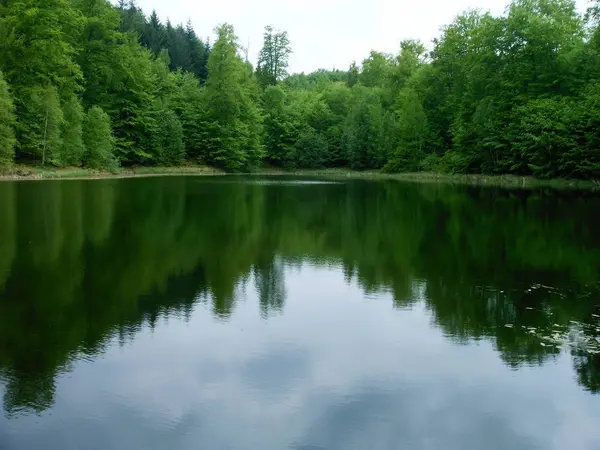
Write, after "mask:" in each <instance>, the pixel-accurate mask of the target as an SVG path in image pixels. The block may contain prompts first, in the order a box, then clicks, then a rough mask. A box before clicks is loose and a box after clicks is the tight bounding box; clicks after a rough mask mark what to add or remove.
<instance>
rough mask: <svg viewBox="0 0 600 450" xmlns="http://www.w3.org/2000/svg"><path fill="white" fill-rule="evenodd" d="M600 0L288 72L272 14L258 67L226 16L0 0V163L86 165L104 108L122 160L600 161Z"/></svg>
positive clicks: (455, 168) (550, 170)
mask: <svg viewBox="0 0 600 450" xmlns="http://www.w3.org/2000/svg"><path fill="white" fill-rule="evenodd" d="M599 10H600V6H598V2H594V5H593V6H592V7H591V8H590V9H589V11H588V13H587V14H585V15H583V14H580V13H578V11H577V9H576V8H575V3H574V1H573V0H513V1H512V2H511V3H510V4H509V5H508V7H507V9H506V11H505V13H504V14H502V15H499V16H494V15H492V14H490V13H486V12H481V11H466V12H464V13H463V14H460V15H459V16H457V17H456V19H455V20H454V21H453V22H452V23H450V24H448V25H447V26H445V27H443V29H442V31H441V34H440V36H439V37H438V38H436V39H435V40H434V41H433V42H432V43H431V46H430V48H429V49H428V44H426V43H421V42H419V41H416V40H404V41H402V42H400V43H399V46H398V51H397V53H395V54H391V53H382V52H378V51H376V50H373V51H371V52H370V53H369V54H368V55H365V56H366V57H365V59H364V60H363V61H362V62H361V63H360V64H358V63H355V62H353V63H352V64H350V65H349V67H348V69H347V70H339V69H333V70H325V69H321V70H317V71H315V72H313V73H308V74H307V73H295V74H289V73H288V66H289V58H290V55H291V54H292V44H291V42H290V38H289V36H288V34H287V32H286V31H283V30H278V29H276V28H274V27H272V26H267V27H266V28H265V33H264V43H263V47H262V49H261V50H260V52H259V54H258V58H257V65H256V68H254V67H252V65H251V64H250V63H249V62H248V55H247V54H245V55H242V52H243V49H242V48H241V46H240V45H239V42H238V39H237V37H236V34H235V30H234V29H233V27H232V26H231V25H228V24H222V25H220V26H218V27H217V28H216V29H215V31H216V37H215V38H214V39H213V44H211V43H210V42H211V41H210V40H209V39H208V38H206V39H204V38H203V39H201V38H200V37H199V35H198V33H197V32H196V30H195V29H194V27H193V25H192V22H191V21H188V22H187V23H186V24H172V23H171V22H170V21H168V20H167V21H166V22H163V21H162V20H161V18H160V17H159V16H158V14H157V13H156V12H155V11H152V12H151V13H150V14H149V15H146V14H145V13H144V12H143V11H142V10H141V9H140V8H139V7H138V6H136V4H135V2H133V1H126V0H121V1H119V2H118V4H117V5H116V6H114V5H112V4H111V3H110V2H108V1H107V0H48V1H46V0H45V1H41V0H4V1H3V2H1V3H0V40H1V41H2V43H3V45H2V46H0V71H1V72H2V74H3V79H4V81H2V78H0V108H1V109H0V114H1V115H2V117H3V118H6V119H5V120H3V124H2V127H3V128H2V129H1V131H0V139H1V142H2V143H1V144H0V145H1V147H0V148H1V150H0V151H1V153H2V155H3V156H2V165H3V166H10V165H12V164H13V162H14V161H15V159H16V162H18V163H27V164H31V163H33V164H52V165H55V166H61V165H74V166H78V165H83V164H85V155H86V154H87V150H86V149H85V148H84V138H83V133H84V130H83V122H84V120H85V117H86V114H88V113H89V111H90V110H91V109H92V108H94V107H98V108H100V109H101V110H102V111H103V112H104V113H106V114H107V115H108V123H110V127H111V130H110V131H111V133H110V134H111V136H112V139H113V142H114V144H113V145H111V146H110V148H112V152H113V155H114V158H108V159H103V160H105V161H111V164H113V166H114V164H115V162H116V164H117V165H118V164H121V165H132V164H146V165H153V164H163V165H164V164H168V165H172V164H182V163H185V162H186V161H190V162H197V163H203V164H212V165H216V166H218V167H221V168H223V169H226V170H236V171H239V170H249V169H251V168H252V167H256V166H257V165H259V164H262V163H267V164H271V165H275V166H280V167H290V168H291V167H294V168H303V167H306V168H309V167H311V168H313V167H340V166H347V167H350V168H354V169H360V170H376V169H380V168H384V167H385V169H386V170H389V171H421V170H425V171H446V172H462V173H485V174H516V175H533V176H536V177H572V178H588V179H595V178H599V177H600V151H599V150H598V148H599V146H598V143H599V141H600V132H598V130H599V129H600V128H599V127H598V126H597V125H598V124H599V123H600V106H599V105H600V53H599V52H600V37H599V36H600V31H599V30H600V26H599V25H600V22H599V17H600V13H598V11H599ZM246 52H247V50H246ZM94 115H97V113H94ZM103 123H105V121H103ZM105 147H106V148H108V147H107V146H105Z"/></svg>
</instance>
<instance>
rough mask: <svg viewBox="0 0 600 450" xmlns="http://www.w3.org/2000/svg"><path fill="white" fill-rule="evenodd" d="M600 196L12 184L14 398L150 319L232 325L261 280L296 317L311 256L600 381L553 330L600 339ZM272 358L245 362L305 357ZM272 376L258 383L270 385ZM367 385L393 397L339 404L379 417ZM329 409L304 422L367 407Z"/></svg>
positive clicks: (27, 405)
mask: <svg viewBox="0 0 600 450" xmlns="http://www.w3.org/2000/svg"><path fill="white" fill-rule="evenodd" d="M599 206H600V199H599V198H596V197H593V196H586V195H574V194H564V193H563V194H556V193H551V192H542V191H502V190H496V189H480V188H462V187H451V186H435V185H413V184H398V183H394V182H367V181H352V182H350V181H349V182H344V183H277V182H274V180H269V182H268V183H256V182H254V181H252V182H243V180H239V179H235V181H233V179H225V180H199V179H196V178H151V179H137V180H110V181H98V182H79V181H68V182H66V181H65V182H31V183H14V184H13V183H3V184H2V185H0V208H1V210H2V211H3V214H2V216H1V217H0V289H1V291H2V293H1V294H0V376H2V378H3V379H4V380H5V388H4V410H5V412H6V413H7V414H8V415H18V414H19V413H27V412H31V411H36V412H41V411H44V410H46V409H47V408H49V407H51V406H52V405H53V404H54V402H55V392H56V386H55V385H56V380H57V376H58V375H59V374H61V373H65V372H68V371H69V370H70V369H71V367H72V365H73V364H74V363H75V362H77V361H80V360H82V359H85V358H89V359H91V360H93V359H95V358H97V357H99V355H102V354H103V352H105V351H107V350H108V349H109V348H111V346H112V345H114V343H115V341H116V342H118V343H120V345H122V346H123V345H126V344H127V343H128V342H132V341H133V340H135V339H136V336H138V335H139V334H140V333H142V332H143V324H148V325H149V327H150V328H151V329H153V328H155V327H156V324H157V323H159V322H160V321H161V320H163V319H165V318H168V319H173V320H181V321H187V320H190V317H191V316H192V312H193V310H194V308H196V307H198V305H204V306H205V307H206V308H209V309H210V310H211V311H212V314H213V317H214V318H216V319H218V321H220V322H225V323H226V322H227V321H228V320H229V319H230V317H231V316H232V314H233V312H234V311H235V310H236V308H240V307H241V304H240V303H239V300H240V299H241V298H242V297H244V296H248V295H251V293H248V292H249V291H255V296H256V298H257V303H258V305H259V306H258V307H259V310H260V314H261V317H262V318H263V319H264V320H274V318H276V317H279V316H281V315H285V314H286V296H287V295H288V294H289V286H288V285H286V283H287V282H288V280H286V274H290V273H300V272H302V273H305V272H306V268H307V267H312V268H329V269H331V270H341V271H342V272H343V274H342V275H343V277H344V278H345V280H346V282H347V283H348V284H349V285H350V284H352V285H353V286H354V285H356V286H360V290H361V296H366V297H368V296H369V295H370V294H377V293H381V292H384V291H385V292H390V293H391V294H392V297H393V306H394V307H395V308H397V309H402V310H404V309H408V310H410V309H415V308H424V310H426V311H427V312H428V314H430V316H431V317H432V318H433V321H434V323H435V326H436V327H438V328H439V329H441V330H443V332H444V334H445V336H446V337H447V339H450V340H454V341H458V342H463V343H469V342H473V341H476V340H485V341H487V342H490V343H491V344H492V345H493V347H494V348H495V350H496V351H497V353H498V354H499V356H500V358H501V360H502V361H503V362H504V363H505V364H506V365H508V366H509V367H511V368H515V369H516V368H522V367H527V366H531V365H534V366H535V365H541V364H544V362H546V361H550V360H553V359H555V358H556V355H557V354H559V353H560V352H561V351H568V352H571V354H572V365H573V368H574V370H575V373H576V374H577V379H578V381H579V383H580V385H581V387H582V388H584V389H586V390H589V391H592V392H598V391H600V358H599V356H600V355H598V354H597V353H594V351H593V348H590V346H589V345H571V344H569V345H568V346H567V347H565V348H564V349H562V350H561V348H560V346H559V343H558V342H557V343H553V342H551V341H549V339H550V338H552V336H554V333H555V332H556V326H559V327H563V328H562V329H563V330H565V333H567V334H568V333H570V332H571V331H572V330H573V328H574V327H575V328H577V327H579V328H578V330H579V332H578V333H579V335H580V336H581V340H580V341H579V342H580V343H582V342H588V343H589V342H593V341H595V340H598V338H599V334H600V332H599V329H600V328H599V327H600V325H599V320H598V318H597V315H598V314H600V313H599V311H600V306H599V305H600V292H599V288H598V285H597V284H596V281H597V279H598V274H599V269H600V233H598V232H597V229H596V223H597V211H599V210H600V208H599ZM315 276H316V275H315ZM306 283H307V286H308V285H310V284H312V283H313V281H312V280H311V279H307V280H306ZM326 283H327V281H325V282H324V284H323V285H322V286H323V287H324V286H325V284H326ZM297 289H303V288H302V287H298V288H297ZM306 289H308V287H307V288H306ZM247 306H248V305H246V306H245V307H247ZM390 306H391V305H389V306H388V308H389V310H390V311H393V309H392V308H391V307H390ZM306 320H307V321H308V323H310V320H311V319H310V318H307V319H306ZM581 324H583V325H584V326H581ZM532 329H533V330H535V331H534V333H532V332H531V330H532ZM307 332H310V330H307ZM331 333H332V335H335V333H336V330H335V329H332V330H331ZM590 350H591V351H590ZM269 358H274V359H271V360H269V359H268V358H267V359H264V358H263V359H260V360H258V361H253V362H250V363H248V365H247V366H245V367H243V368H241V369H240V373H241V374H242V376H244V374H246V375H247V377H248V379H252V380H257V379H258V378H259V377H256V376H253V375H252V374H253V373H256V372H257V371H259V372H261V373H273V374H274V373H275V372H276V369H277V370H284V369H282V368H285V370H293V371H301V370H302V368H301V367H298V368H294V367H293V364H292V362H293V361H301V360H302V355H299V354H297V353H294V349H293V348H289V347H286V348H282V349H281V352H280V353H276V354H272V355H269ZM256 364H260V365H261V366H260V367H257V366H256ZM265 367H267V368H265ZM298 376H299V377H301V372H300V374H299V375H298ZM279 377H280V379H281V378H283V379H291V378H293V377H291V375H290V374H288V375H285V374H280V375H279ZM263 382H264V383H265V384H264V385H256V386H255V388H256V389H258V390H260V389H261V386H263V387H264V386H267V385H269V383H271V382H270V381H269V379H265V380H263ZM284 388H285V386H284ZM389 394H390V399H389V400H388V401H389V402H390V408H392V405H397V403H396V402H394V401H392V400H391V399H393V398H395V396H397V397H398V398H400V397H402V396H405V395H409V394H408V393H406V392H392V393H389ZM373 395H375V396H378V395H385V394H384V393H373V392H369V393H368V395H365V396H364V397H360V396H359V397H356V398H353V399H351V400H349V402H348V403H347V404H345V406H344V408H349V409H352V408H358V409H360V410H361V411H362V413H361V414H367V415H368V414H375V412H370V411H371V410H370V409H369V405H370V404H373V402H374V400H373V398H372V397H370V396H373ZM469 395H476V393H475V394H473V393H472V394H469ZM375 403H379V404H380V403H381V402H375ZM393 407H394V408H395V407H397V406H393ZM340 408H342V407H341V406H340ZM392 413H394V414H396V413H397V414H401V413H402V412H401V411H390V414H392ZM328 414H329V416H327V417H325V418H324V422H322V424H321V425H315V426H316V427H317V428H316V429H314V430H312V431H310V433H309V434H310V435H311V436H314V435H321V436H322V439H320V440H319V442H324V441H327V439H328V438H327V437H326V436H325V435H326V434H327V433H331V430H332V429H335V427H336V425H335V424H336V423H337V422H338V421H343V420H345V419H344V417H347V416H348V415H351V416H352V417H355V415H353V414H351V413H349V412H348V411H347V410H345V409H340V410H332V411H329V413H328ZM440 414H442V412H440ZM482 420H484V419H482ZM494 423H497V422H496V421H494ZM486 429H487V428H486V424H485V423H482V424H481V427H480V430H486ZM399 432H400V431H399ZM482 432H483V431H482ZM440 433H441V432H440ZM482 436H484V435H482ZM482 438H483V437H482ZM390 439H392V438H390ZM512 442H514V441H512ZM294 445H296V448H310V447H307V446H310V445H313V444H312V443H310V442H298V443H296V444H294ZM315 445H316V444H315ZM319 445H322V444H319ZM338 445H341V444H338ZM522 447H523V448H527V442H523V444H522ZM327 448H337V447H336V446H335V445H334V444H333V443H329V444H328V445H327ZM340 448H350V447H343V446H342V447H340ZM357 448H358V447H357ZM362 448H364V447H362Z"/></svg>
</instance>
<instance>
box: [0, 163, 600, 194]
mask: <svg viewBox="0 0 600 450" xmlns="http://www.w3.org/2000/svg"><path fill="white" fill-rule="evenodd" d="M165 175H190V176H202V175H225V172H223V171H222V170H219V169H215V168H213V167H208V166H199V165H185V166H179V167H127V168H120V169H119V170H118V171H116V172H106V171H98V170H89V169H82V168H77V167H66V168H48V167H46V168H44V167H32V166H15V167H14V168H12V169H10V170H8V171H5V172H1V173H0V181H1V180H52V179H55V180H59V179H60V180H73V179H103V178H130V177H150V176H165ZM244 175H269V176H282V175H287V176H290V175H292V176H318V177H326V178H337V179H340V178H346V179H347V178H353V179H376V180H399V181H409V182H419V183H448V184H463V185H472V186H497V187H507V188H524V189H530V188H542V187H550V188H556V189H585V190H591V189H600V182H597V181H589V180H566V179H551V180H540V179H537V178H533V177H520V176H515V175H491V176H490V175H451V174H441V173H428V172H417V173H396V174H387V173H382V172H379V171H365V172H358V171H354V170H348V169H322V170H296V171H294V170H282V169H277V168H263V169H259V170H257V171H255V172H252V173H246V174H244Z"/></svg>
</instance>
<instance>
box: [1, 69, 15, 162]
mask: <svg viewBox="0 0 600 450" xmlns="http://www.w3.org/2000/svg"><path fill="white" fill-rule="evenodd" d="M14 111H15V107H14V104H13V101H12V97H11V95H10V91H9V88H8V83H7V82H6V81H5V80H4V75H2V72H0V168H5V167H10V166H11V165H12V164H13V161H14V158H15V143H16V140H15V130H14V125H15V115H14Z"/></svg>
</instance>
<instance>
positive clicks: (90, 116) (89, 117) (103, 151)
mask: <svg viewBox="0 0 600 450" xmlns="http://www.w3.org/2000/svg"><path fill="white" fill-rule="evenodd" d="M83 141H84V143H85V152H84V154H83V163H84V166H85V167H89V168H91V169H108V170H114V169H116V167H117V166H118V162H117V159H116V158H115V156H114V153H113V152H114V147H115V145H114V144H115V140H114V137H113V134H112V131H111V128H110V118H109V117H108V114H106V113H105V112H104V111H102V108H99V107H97V106H93V107H92V108H90V110H89V111H88V112H87V114H86V116H85V121H84V123H83Z"/></svg>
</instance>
